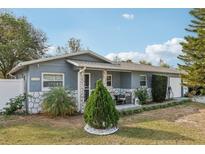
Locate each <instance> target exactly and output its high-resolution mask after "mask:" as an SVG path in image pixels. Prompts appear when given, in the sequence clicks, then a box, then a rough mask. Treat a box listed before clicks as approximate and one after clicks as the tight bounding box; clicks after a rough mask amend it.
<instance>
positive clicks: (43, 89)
mask: <svg viewBox="0 0 205 154" xmlns="http://www.w3.org/2000/svg"><path fill="white" fill-rule="evenodd" d="M44 74H50V75H62V76H63V87H64V86H65V77H64V76H65V75H64V73H51V72H42V73H41V91H49V90H50V88H44V87H43V82H44V79H43V75H44Z"/></svg>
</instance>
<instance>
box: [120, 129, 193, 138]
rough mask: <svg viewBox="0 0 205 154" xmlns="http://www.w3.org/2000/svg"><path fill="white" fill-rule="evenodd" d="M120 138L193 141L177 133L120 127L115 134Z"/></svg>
mask: <svg viewBox="0 0 205 154" xmlns="http://www.w3.org/2000/svg"><path fill="white" fill-rule="evenodd" d="M116 135H119V136H121V137H127V138H139V139H150V140H190V141H193V139H191V138H189V137H186V136H183V135H180V134H178V133H173V132H167V131H162V130H154V129H148V128H140V127H122V128H120V130H119V131H118V132H117V133H116Z"/></svg>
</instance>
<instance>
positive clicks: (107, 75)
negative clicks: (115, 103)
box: [106, 74, 112, 87]
mask: <svg viewBox="0 0 205 154" xmlns="http://www.w3.org/2000/svg"><path fill="white" fill-rule="evenodd" d="M108 76H110V77H111V85H110V86H108V85H107V77H108ZM106 86H107V87H112V74H107V76H106Z"/></svg>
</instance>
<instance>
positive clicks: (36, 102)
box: [27, 90, 78, 114]
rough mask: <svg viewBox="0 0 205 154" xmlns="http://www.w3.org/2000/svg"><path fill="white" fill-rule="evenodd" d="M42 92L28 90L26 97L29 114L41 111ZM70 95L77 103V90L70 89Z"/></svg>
mask: <svg viewBox="0 0 205 154" xmlns="http://www.w3.org/2000/svg"><path fill="white" fill-rule="evenodd" d="M43 93H44V92H29V95H30V96H31V97H29V99H28V102H27V104H28V112H29V113H30V114H36V113H40V112H41V111H42V107H41V104H42V101H43ZM71 95H72V96H73V98H74V100H75V102H76V103H77V95H78V91H77V90H72V91H71Z"/></svg>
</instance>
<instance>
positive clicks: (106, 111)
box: [84, 80, 119, 129]
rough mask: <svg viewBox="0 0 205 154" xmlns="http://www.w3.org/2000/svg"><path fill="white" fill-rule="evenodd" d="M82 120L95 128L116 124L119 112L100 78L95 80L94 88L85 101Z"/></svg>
mask: <svg viewBox="0 0 205 154" xmlns="http://www.w3.org/2000/svg"><path fill="white" fill-rule="evenodd" d="M84 120H85V122H86V123H87V124H88V125H90V126H91V127H93V128H97V129H105V128H111V127H115V126H117V123H118V120H119V113H118V111H117V110H116V108H115V102H114V101H113V99H112V97H111V95H110V93H109V92H108V90H107V88H106V87H104V85H103V83H102V80H98V81H97V83H96V88H95V90H93V91H92V93H91V95H90V96H89V98H88V100H87V102H86V106H85V110H84Z"/></svg>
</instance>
